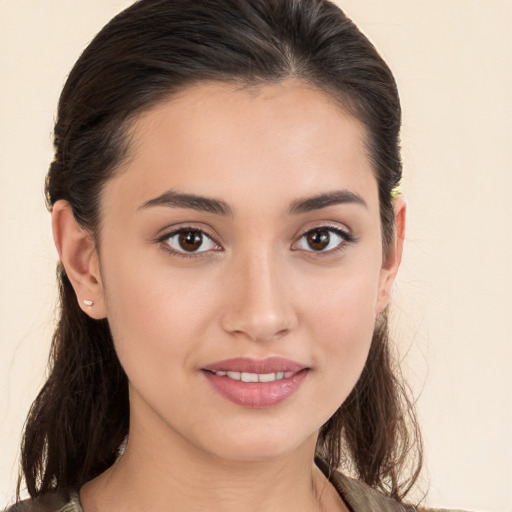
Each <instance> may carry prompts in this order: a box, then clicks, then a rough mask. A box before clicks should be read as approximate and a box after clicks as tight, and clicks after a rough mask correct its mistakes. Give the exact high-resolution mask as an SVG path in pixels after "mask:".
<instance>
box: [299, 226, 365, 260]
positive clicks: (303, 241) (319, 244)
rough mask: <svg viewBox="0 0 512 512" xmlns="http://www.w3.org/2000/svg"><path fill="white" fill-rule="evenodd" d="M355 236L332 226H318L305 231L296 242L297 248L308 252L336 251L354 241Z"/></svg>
mask: <svg viewBox="0 0 512 512" xmlns="http://www.w3.org/2000/svg"><path fill="white" fill-rule="evenodd" d="M354 241H355V239H354V237H353V236H352V235H351V234H349V233H347V232H346V231H344V230H342V229H340V228H337V227H336V228H335V227H331V226H318V227H317V228H314V229H310V230H309V231H307V232H306V233H304V234H303V235H302V236H301V237H300V239H299V240H298V241H297V242H296V243H295V244H294V246H293V248H294V249H295V250H297V249H300V250H301V251H306V252H318V253H320V252H321V253H326V254H327V253H329V254H330V253H335V252H336V250H338V249H342V248H343V247H344V246H345V245H346V244H349V243H352V242H354Z"/></svg>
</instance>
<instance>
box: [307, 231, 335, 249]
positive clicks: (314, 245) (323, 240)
mask: <svg viewBox="0 0 512 512" xmlns="http://www.w3.org/2000/svg"><path fill="white" fill-rule="evenodd" d="M306 239H307V242H308V245H309V247H310V248H311V249H313V250H314V251H323V250H324V249H325V248H326V247H328V245H329V242H330V241H331V235H330V233H329V231H327V230H326V229H316V230H315V231H310V232H309V233H308V234H307V235H306Z"/></svg>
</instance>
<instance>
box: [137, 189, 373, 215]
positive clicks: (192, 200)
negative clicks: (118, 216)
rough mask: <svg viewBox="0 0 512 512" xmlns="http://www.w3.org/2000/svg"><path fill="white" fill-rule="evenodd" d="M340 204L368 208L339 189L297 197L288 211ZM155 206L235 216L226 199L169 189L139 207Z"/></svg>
mask: <svg viewBox="0 0 512 512" xmlns="http://www.w3.org/2000/svg"><path fill="white" fill-rule="evenodd" d="M338 204H359V205H361V206H364V207H365V208H367V207H368V206H367V204H366V202H365V201H364V199H363V198H362V197H361V196H359V195H357V194H355V193H354V192H350V191H349V190H337V191H334V192H326V193H324V194H319V195H316V196H313V197H306V198H304V199H297V200H296V201H293V203H292V204H291V206H290V208H289V210H288V213H289V214H290V215H297V214H300V213H307V212H310V211H313V210H320V209H322V208H327V207H329V206H334V205H338ZM155 206H167V207H169V208H187V209H191V210H198V211H203V212H208V213H214V214H216V215H223V216H229V217H233V216H234V214H233V210H232V208H231V206H229V204H228V203H226V202H225V201H222V200H220V199H213V198H210V197H204V196H198V195H196V194H184V193H181V192H176V191H174V190H167V191H166V192H164V193H163V194H161V195H159V196H158V197H155V198H153V199H150V200H148V201H146V202H145V203H143V204H142V205H141V206H140V207H139V208H138V209H139V210H143V209H146V208H151V207H155Z"/></svg>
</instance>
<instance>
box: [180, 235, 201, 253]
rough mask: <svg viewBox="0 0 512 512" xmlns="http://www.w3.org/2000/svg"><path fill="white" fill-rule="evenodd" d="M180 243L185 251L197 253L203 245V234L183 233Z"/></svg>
mask: <svg viewBox="0 0 512 512" xmlns="http://www.w3.org/2000/svg"><path fill="white" fill-rule="evenodd" d="M178 242H179V244H180V247H181V248H182V249H183V250H184V251H187V252H195V251H197V250H198V249H199V248H200V247H201V245H202V244H203V234H202V233H201V232H200V231H182V232H181V233H180V234H179V235H178Z"/></svg>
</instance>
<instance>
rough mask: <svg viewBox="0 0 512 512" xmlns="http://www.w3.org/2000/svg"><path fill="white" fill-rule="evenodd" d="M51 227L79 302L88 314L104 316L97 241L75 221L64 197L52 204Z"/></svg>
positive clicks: (62, 261)
mask: <svg viewBox="0 0 512 512" xmlns="http://www.w3.org/2000/svg"><path fill="white" fill-rule="evenodd" d="M52 230H53V240H54V242H55V246H56V248H57V252H58V253H59V258H60V261H61V263H62V265H63V266H64V269H65V270H66V275H67V276H68V278H69V280H70V282H71V284H72V285H73V289H74V290H75V293H76V297H77V300H78V304H79V305H80V307H81V308H82V310H83V311H84V312H85V313H86V314H87V315H89V316H90V317H91V318H95V319H97V320H99V319H101V318H105V317H106V316H107V315H106V308H105V300H104V294H103V285H102V282H101V275H100V265H99V258H98V252H97V250H96V244H95V242H94V239H93V237H92V236H91V234H90V233H88V232H87V231H86V230H85V229H84V228H83V227H82V226H80V224H78V222H77V221H76V219H75V217H74V215H73V212H72V210H71V206H70V205H69V203H68V202H67V201H64V200H59V201H56V202H55V204H54V205H53V208H52ZM91 301H92V303H91Z"/></svg>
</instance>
